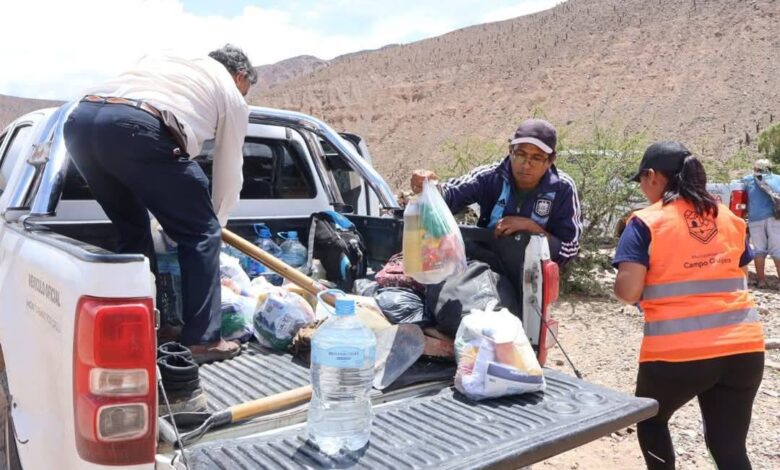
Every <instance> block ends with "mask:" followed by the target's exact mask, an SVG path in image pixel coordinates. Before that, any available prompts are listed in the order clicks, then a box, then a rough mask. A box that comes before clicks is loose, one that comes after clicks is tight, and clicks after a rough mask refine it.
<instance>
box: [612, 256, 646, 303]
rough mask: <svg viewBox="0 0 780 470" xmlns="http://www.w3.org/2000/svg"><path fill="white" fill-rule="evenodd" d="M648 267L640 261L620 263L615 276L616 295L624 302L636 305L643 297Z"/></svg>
mask: <svg viewBox="0 0 780 470" xmlns="http://www.w3.org/2000/svg"><path fill="white" fill-rule="evenodd" d="M646 274H647V268H646V267H645V265H643V264H640V263H629V262H626V263H620V265H619V266H618V273H617V277H616V278H615V297H617V298H618V300H620V301H621V302H623V303H626V304H629V305H634V304H635V303H637V302H639V300H640V299H641V298H642V291H643V290H644V289H645V275H646Z"/></svg>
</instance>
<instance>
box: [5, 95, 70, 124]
mask: <svg viewBox="0 0 780 470" xmlns="http://www.w3.org/2000/svg"><path fill="white" fill-rule="evenodd" d="M62 103H63V102H62V101H50V100H34V99H29V98H16V97H14V96H6V95H0V131H2V130H3V128H4V127H5V126H6V125H7V124H8V123H10V122H11V121H13V120H14V119H16V118H18V117H20V116H21V115H23V114H25V113H29V112H30V111H35V110H36V109H41V108H49V107H52V106H59V105H61V104H62Z"/></svg>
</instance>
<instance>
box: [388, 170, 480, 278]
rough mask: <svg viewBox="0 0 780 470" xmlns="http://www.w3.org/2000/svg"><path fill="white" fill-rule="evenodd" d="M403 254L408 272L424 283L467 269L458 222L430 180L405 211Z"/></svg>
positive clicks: (405, 270)
mask: <svg viewBox="0 0 780 470" xmlns="http://www.w3.org/2000/svg"><path fill="white" fill-rule="evenodd" d="M403 254H404V272H405V273H406V275H407V276H410V277H411V278H413V279H414V280H415V281H417V282H420V283H422V284H438V283H440V282H442V281H444V280H445V279H446V278H447V277H448V276H451V275H453V274H457V273H461V272H463V271H464V270H465V269H466V250H465V247H464V245H463V237H462V236H461V234H460V229H459V228H458V224H457V222H455V217H453V216H452V212H450V209H449V207H447V204H446V203H445V202H444V199H443V198H442V197H441V194H439V191H438V190H437V189H436V186H435V185H434V184H433V183H432V182H430V181H427V180H426V181H425V182H424V183H423V190H422V193H420V195H419V196H418V197H417V198H414V199H412V201H411V202H410V203H409V204H408V205H407V206H406V210H405V211H404V238H403Z"/></svg>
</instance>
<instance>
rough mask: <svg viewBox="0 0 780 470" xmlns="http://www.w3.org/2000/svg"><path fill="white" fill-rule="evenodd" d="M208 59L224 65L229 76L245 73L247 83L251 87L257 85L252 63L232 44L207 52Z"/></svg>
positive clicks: (255, 72)
mask: <svg viewBox="0 0 780 470" xmlns="http://www.w3.org/2000/svg"><path fill="white" fill-rule="evenodd" d="M209 57H211V58H212V59H214V60H216V61H217V62H219V63H220V64H222V65H224V66H225V68H226V69H228V72H230V74H231V75H235V74H237V73H239V72H246V78H247V79H248V80H249V83H251V84H252V85H254V84H255V83H257V71H256V70H255V68H254V67H252V62H250V61H249V57H247V55H246V54H245V53H244V51H242V50H241V48H239V47H236V46H234V45H232V44H225V45H224V46H222V47H221V48H219V49H217V50H215V51H211V52H209Z"/></svg>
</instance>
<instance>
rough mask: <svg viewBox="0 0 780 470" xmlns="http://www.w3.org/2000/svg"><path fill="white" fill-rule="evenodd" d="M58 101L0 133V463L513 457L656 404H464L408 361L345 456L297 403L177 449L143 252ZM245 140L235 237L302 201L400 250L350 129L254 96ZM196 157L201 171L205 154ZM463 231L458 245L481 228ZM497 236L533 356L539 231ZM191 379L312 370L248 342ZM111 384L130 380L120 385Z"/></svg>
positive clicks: (298, 374)
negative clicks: (84, 161)
mask: <svg viewBox="0 0 780 470" xmlns="http://www.w3.org/2000/svg"><path fill="white" fill-rule="evenodd" d="M71 107H72V103H69V104H66V105H63V106H62V107H60V108H57V109H45V110H41V111H37V112H33V113H30V114H27V115H25V116H22V117H20V118H18V119H17V120H16V121H14V122H13V123H11V124H10V125H9V126H8V127H6V128H5V129H4V130H3V131H2V132H1V133H0V215H1V216H2V219H1V220H0V303H1V304H2V309H1V310H0V353H2V354H1V358H2V359H4V362H3V361H0V364H4V367H3V369H0V379H1V380H0V383H1V384H2V388H3V390H2V391H0V395H2V396H3V397H4V398H5V400H4V403H0V408H5V411H7V412H0V419H2V422H0V433H4V435H5V439H4V440H0V450H4V452H0V454H2V455H3V462H4V463H5V464H6V467H5V468H25V469H108V468H116V467H121V468H126V469H134V470H135V469H138V470H141V469H144V470H148V469H153V468H158V469H166V468H184V466H185V465H187V466H188V467H189V468H268V469H279V468H290V469H292V468H319V467H323V468H326V467H327V468H333V466H334V465H337V466H339V467H340V468H392V469H400V468H488V467H502V468H517V467H519V466H522V465H528V464H530V463H533V462H536V461H539V460H542V459H544V458H547V457H550V456H552V455H555V454H558V453H560V452H563V451H566V450H568V449H571V448H574V447H576V446H578V445H581V444H583V443H585V442H589V441H591V440H593V439H596V438H598V437H601V436H603V435H606V434H608V433H610V432H613V431H615V430H618V429H621V428H623V427H625V426H627V425H630V424H632V423H635V422H637V421H639V420H641V419H644V418H646V417H649V416H651V415H653V414H654V413H655V412H656V406H657V405H656V403H655V402H654V401H652V400H647V399H638V398H634V397H630V396H627V395H624V394H620V393H617V392H614V391H611V390H608V389H605V388H603V387H599V386H596V385H593V384H589V383H587V382H585V381H583V380H579V379H575V378H573V377H570V376H568V375H565V374H562V373H560V372H555V371H552V370H547V371H546V373H547V379H548V388H547V391H546V392H545V393H544V394H532V395H525V396H517V397H507V398H503V399H499V400H492V401H487V402H481V403H474V402H470V401H469V400H467V399H465V398H464V397H462V396H460V395H458V394H457V393H456V392H455V391H454V389H453V388H452V386H451V385H452V380H451V379H452V367H451V366H450V365H441V364H436V363H420V364H417V365H416V366H415V367H416V369H415V370H413V371H412V373H411V375H409V376H408V377H406V378H405V379H404V380H400V381H399V383H398V385H397V386H396V387H395V388H394V389H393V390H390V391H383V392H379V391H375V392H374V394H373V403H374V408H375V421H374V423H375V425H374V427H373V429H372V437H371V441H370V445H369V446H368V448H367V450H366V451H365V452H363V453H361V454H360V455H356V456H351V457H349V458H348V459H347V461H346V462H336V461H333V460H331V459H329V458H326V457H323V456H321V455H319V454H318V453H317V452H316V451H314V450H313V449H312V448H311V446H310V444H308V443H307V441H306V439H305V419H306V418H305V416H306V413H305V409H306V406H305V405H302V406H298V407H295V408H292V409H288V410H285V411H282V412H279V413H275V414H273V415H270V416H265V417H261V418H257V419H254V420H250V421H248V422H243V423H238V424H236V425H233V426H230V427H227V428H226V429H221V430H215V431H213V432H210V433H208V434H206V435H205V436H204V437H203V439H202V440H201V441H200V442H198V443H196V444H193V445H191V446H189V447H187V448H186V449H184V450H181V449H177V448H176V447H175V446H174V445H172V442H170V439H167V440H166V438H165V436H163V433H158V426H157V422H158V421H157V415H158V401H157V399H158V397H157V387H156V379H155V349H156V335H155V327H156V324H157V316H156V310H155V308H154V305H153V302H154V298H155V295H154V289H155V287H154V282H153V278H152V276H151V274H150V269H149V261H148V260H147V259H146V258H145V257H143V256H141V255H127V254H116V253H114V252H112V249H113V248H114V246H115V242H116V233H115V231H114V229H113V227H112V225H111V224H110V223H109V222H108V220H107V219H106V217H105V215H104V214H103V212H102V211H101V209H100V207H99V206H98V205H97V204H96V203H95V201H94V200H92V198H91V196H90V192H89V189H88V187H87V186H86V185H85V184H84V181H83V180H82V179H81V178H80V176H79V174H78V172H77V171H75V168H74V166H73V165H72V164H71V163H70V160H69V157H68V155H67V152H66V150H65V147H64V144H63V138H62V126H63V123H64V122H65V119H66V117H67V115H68V113H69V111H70V109H71ZM244 152H245V163H244V180H245V182H244V187H243V190H242V192H241V199H242V200H241V202H240V204H239V206H238V208H237V209H236V211H235V212H234V214H233V218H232V219H231V220H230V223H229V227H230V228H231V229H232V230H234V231H235V232H237V233H239V234H243V235H244V236H249V235H250V234H251V233H252V224H253V223H256V222H260V221H262V222H266V223H268V224H269V225H270V226H271V228H272V229H273V230H274V231H278V230H296V229H297V230H300V231H304V232H305V231H307V230H308V228H307V224H308V217H309V215H310V214H311V213H312V212H316V211H321V210H328V209H335V210H339V211H342V212H346V213H348V214H347V215H348V216H349V217H350V218H351V219H352V220H353V222H355V224H356V225H357V227H358V229H359V230H360V231H361V232H362V234H363V236H364V238H365V240H366V245H367V249H368V255H369V258H370V262H371V265H372V266H374V267H375V268H377V267H378V266H380V265H381V264H382V263H383V262H385V261H386V260H387V259H388V258H389V257H390V256H391V255H392V254H393V253H396V252H398V251H400V245H401V239H402V238H401V237H402V230H403V222H402V220H400V218H399V217H398V215H399V214H398V212H399V211H398V208H397V203H396V201H395V198H394V196H393V194H392V192H391V191H390V188H389V187H388V185H387V184H386V183H385V182H384V180H382V178H381V177H380V176H379V175H378V174H377V173H376V171H374V169H373V168H372V166H371V159H370V156H369V154H368V149H367V148H366V146H365V144H364V143H363V141H362V140H361V139H360V138H359V137H357V136H354V135H350V134H342V135H339V134H338V133H336V132H334V131H333V130H332V129H331V128H330V127H328V126H327V125H326V124H324V123H322V122H321V121H319V120H317V119H315V118H312V117H310V116H306V115H303V114H299V113H293V112H287V111H280V110H273V109H265V108H254V107H253V108H252V110H251V115H250V123H249V132H248V136H247V138H246V143H245V145H244ZM199 160H200V161H201V164H202V165H203V167H204V169H205V170H206V172H207V173H208V172H209V170H210V168H209V166H210V162H209V157H208V151H206V152H205V154H204V155H203V156H201V157H200V158H199ZM462 231H463V234H464V237H465V238H466V239H467V240H468V239H474V238H480V237H482V236H484V233H483V232H482V231H481V230H480V229H476V228H467V227H463V228H462ZM486 238H489V237H486ZM506 243H509V244H514V245H512V246H510V248H512V250H513V251H512V253H514V256H515V257H516V261H515V262H516V263H519V264H518V266H519V267H520V268H519V271H518V272H519V273H520V275H519V276H518V277H517V278H516V281H517V283H518V288H519V290H518V292H520V294H519V295H520V297H521V299H518V300H519V303H520V305H522V312H521V316H522V320H523V323H524V325H525V328H526V331H527V334H528V336H529V338H530V339H531V342H532V344H533V345H534V347H535V348H536V349H537V351H538V355H539V358H540V360H541V361H542V362H544V360H545V357H546V352H547V349H548V348H549V347H551V346H552V345H553V342H552V341H550V340H549V339H548V337H549V336H550V335H548V328H552V327H554V324H553V321H552V319H551V318H550V317H549V310H550V304H551V303H552V302H553V301H554V300H555V298H556V297H557V290H558V278H557V270H556V269H552V266H551V264H550V260H549V254H548V249H547V244H546V241H545V240H544V238H543V237H539V236H530V235H520V236H517V237H514V238H511V239H506ZM413 369H414V368H413ZM432 371H433V372H432ZM415 374H416V375H415ZM201 378H202V381H203V383H204V389H205V391H206V394H207V396H208V401H209V407H210V409H211V410H212V411H217V410H220V409H223V408H225V407H228V406H231V405H235V404H238V403H242V402H244V401H248V400H251V399H255V398H259V397H262V396H268V395H272V394H275V393H279V392H282V391H285V390H288V389H292V388H295V387H299V386H301V385H304V384H306V383H308V370H307V368H306V366H305V365H304V364H301V363H300V362H299V361H296V360H294V358H293V357H292V356H291V355H289V354H282V353H279V352H274V351H270V350H266V349H263V348H262V347H260V346H258V345H257V344H250V345H249V346H248V348H247V350H246V351H245V352H244V353H243V354H242V355H241V356H239V357H238V358H235V359H232V360H230V361H225V362H222V363H217V364H211V365H207V366H203V367H202V368H201ZM402 378H403V377H402ZM125 380H134V381H135V383H136V384H137V383H139V380H140V383H141V384H143V386H141V387H136V388H134V391H133V392H132V393H127V392H125V391H124V390H123V389H122V386H121V385H122V383H123V381H125Z"/></svg>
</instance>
